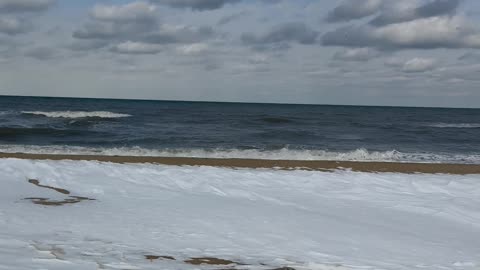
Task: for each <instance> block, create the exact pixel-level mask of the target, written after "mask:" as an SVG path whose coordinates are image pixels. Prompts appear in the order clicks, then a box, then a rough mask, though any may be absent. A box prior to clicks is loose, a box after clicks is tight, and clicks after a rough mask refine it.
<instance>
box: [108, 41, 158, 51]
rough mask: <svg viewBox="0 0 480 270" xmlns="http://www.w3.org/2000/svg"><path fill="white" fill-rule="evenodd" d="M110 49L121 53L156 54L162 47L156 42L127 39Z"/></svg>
mask: <svg viewBox="0 0 480 270" xmlns="http://www.w3.org/2000/svg"><path fill="white" fill-rule="evenodd" d="M112 51H113V52H116V53H123V54H157V53H159V52H161V51H162V47H161V46H160V45H157V44H148V43H142V42H133V41H127V42H124V43H120V44H118V45H116V46H114V47H113V48H112Z"/></svg>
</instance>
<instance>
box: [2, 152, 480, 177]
mask: <svg viewBox="0 0 480 270" xmlns="http://www.w3.org/2000/svg"><path fill="white" fill-rule="evenodd" d="M0 158H19V159H34V160H88V161H101V162H113V163H155V164H163V165H175V166H212V167H231V168H279V169H284V170H291V169H305V170H317V171H331V170H336V169H350V170H352V171H357V172H393V173H441V174H460V175H464V174H480V165H476V164H436V163H435V164H431V163H393V162H353V161H321V160H305V161H304V160H264V159H213V158H181V157H143V156H142V157H140V156H94V155H44V154H21V153H15V154H10V153H0Z"/></svg>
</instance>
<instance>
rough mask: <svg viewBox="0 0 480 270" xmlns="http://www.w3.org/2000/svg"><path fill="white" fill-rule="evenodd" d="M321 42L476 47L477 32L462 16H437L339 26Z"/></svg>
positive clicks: (479, 35)
mask: <svg viewBox="0 0 480 270" xmlns="http://www.w3.org/2000/svg"><path fill="white" fill-rule="evenodd" d="M322 42H323V44H324V45H329V46H345V47H377V48H388V49H402V48H418V49H432V48H480V31H479V30H478V29H477V28H476V27H475V26H474V24H473V23H470V22H469V21H468V20H467V19H466V18H464V17H462V16H439V17H429V18H422V19H417V20H413V21H408V22H401V23H394V24H388V25H385V26H381V27H372V26H369V25H364V26H360V27H357V26H348V27H343V28H339V29H337V30H334V31H331V32H328V33H327V34H325V35H324V36H323V38H322Z"/></svg>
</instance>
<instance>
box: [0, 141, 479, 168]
mask: <svg viewBox="0 0 480 270" xmlns="http://www.w3.org/2000/svg"><path fill="white" fill-rule="evenodd" d="M0 152H3V153H28V154H56V155H104V156H146V157H191V158H219V159H269V160H330V161H365V162H376V161H377V162H412V163H456V164H480V154H471V155H469V154H448V153H444V154H438V153H405V152H400V151H396V150H392V151H368V150H366V149H357V150H354V151H349V152H335V151H325V150H294V149H287V148H283V149H279V150H268V151H267V150H257V149H245V150H240V149H158V150H157V149H145V148H142V147H118V148H103V147H100V148H94V147H81V146H60V145H51V146H30V145H0Z"/></svg>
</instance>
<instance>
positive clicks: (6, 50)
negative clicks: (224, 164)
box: [0, 0, 480, 107]
mask: <svg viewBox="0 0 480 270" xmlns="http://www.w3.org/2000/svg"><path fill="white" fill-rule="evenodd" d="M0 63H1V65H0V67H1V69H0V94H8V95H37V96H77V97H111V98H138V99H167V100H209V101H247V102H281V103H314V104H361V105H407V106H449V107H480V1H478V0H347V1H333V0H150V1H149V0H137V1H132V0H129V1H127V0H116V1H114V0H109V1H107V0H81V1H79V0H56V1H55V0H0Z"/></svg>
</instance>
